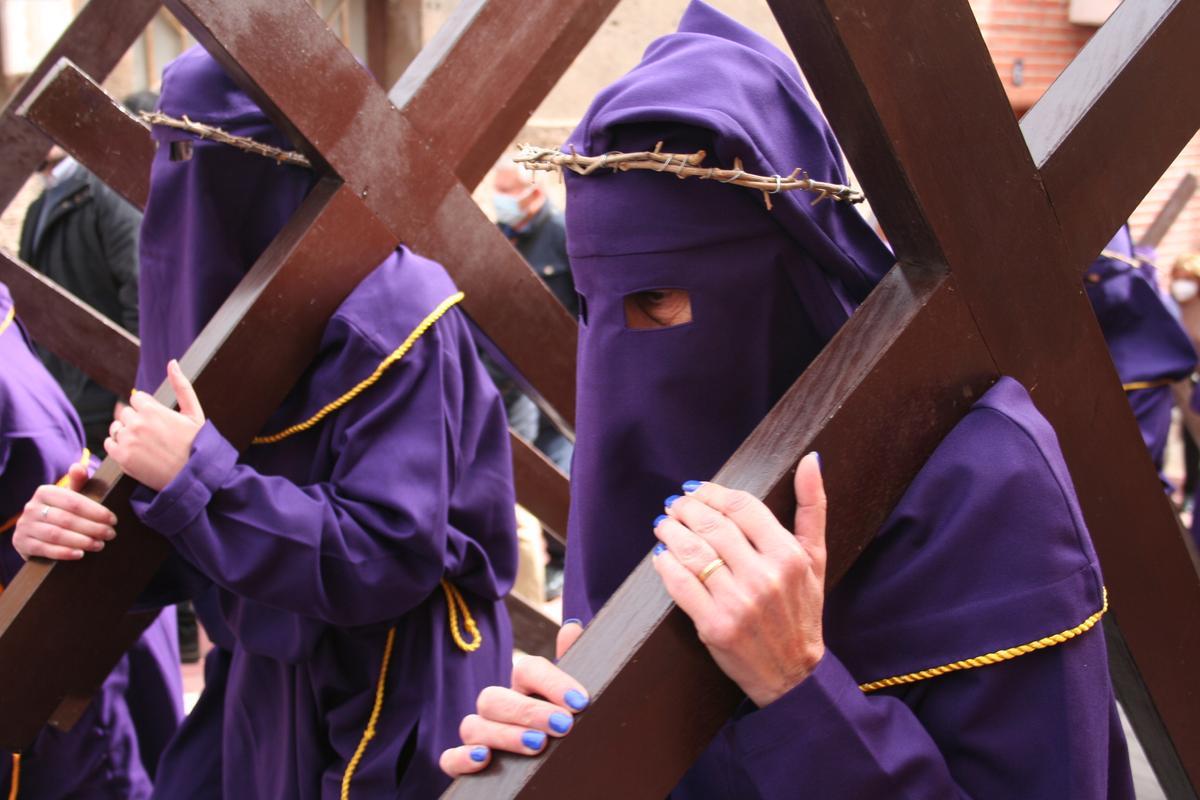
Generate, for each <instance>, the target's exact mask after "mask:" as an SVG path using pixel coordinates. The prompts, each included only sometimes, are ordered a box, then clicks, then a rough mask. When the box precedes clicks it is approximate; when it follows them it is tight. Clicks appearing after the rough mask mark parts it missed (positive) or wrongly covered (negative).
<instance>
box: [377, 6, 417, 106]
mask: <svg viewBox="0 0 1200 800" xmlns="http://www.w3.org/2000/svg"><path fill="white" fill-rule="evenodd" d="M423 7H424V2H423V0H366V12H367V68H368V69H370V70H371V72H372V73H373V74H374V76H375V80H376V81H378V82H379V85H380V86H382V87H383V88H385V89H386V88H387V87H389V86H391V85H392V84H393V83H395V82H396V80H397V79H398V78H399V77H400V75H401V74H402V73H403V72H404V70H405V69H407V68H408V65H409V64H411V63H412V61H413V59H414V58H416V57H417V54H418V53H420V52H421V44H422V28H423V24H422V18H421V17H422V14H421V11H422V9H423Z"/></svg>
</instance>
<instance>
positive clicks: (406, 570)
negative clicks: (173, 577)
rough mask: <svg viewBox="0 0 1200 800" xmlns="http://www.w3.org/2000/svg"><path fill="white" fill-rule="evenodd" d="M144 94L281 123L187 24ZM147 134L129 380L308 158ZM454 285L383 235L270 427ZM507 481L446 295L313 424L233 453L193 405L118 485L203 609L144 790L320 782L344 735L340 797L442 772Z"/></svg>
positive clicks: (245, 253) (494, 664)
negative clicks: (196, 682) (150, 459)
mask: <svg viewBox="0 0 1200 800" xmlns="http://www.w3.org/2000/svg"><path fill="white" fill-rule="evenodd" d="M160 105H161V108H162V110H163V111H165V112H166V113H168V114H171V115H173V116H176V117H180V116H183V115H185V114H186V115H187V116H189V117H190V118H191V119H193V120H197V121H201V122H206V123H210V124H214V125H218V126H220V127H221V128H224V129H225V130H227V131H230V132H231V133H235V134H238V135H243V136H252V137H254V138H256V139H258V140H260V141H264V142H267V143H269V144H274V145H277V146H282V147H287V148H290V147H291V144H290V142H289V141H288V140H287V138H286V137H285V136H284V135H283V134H282V133H280V132H279V131H278V130H277V129H276V128H275V127H274V126H273V125H272V124H271V123H270V122H269V121H268V119H267V118H266V116H265V115H264V114H263V112H262V111H260V110H259V109H258V107H257V106H255V104H254V103H253V102H252V101H251V100H250V99H249V97H248V96H247V95H246V94H244V93H243V92H242V91H241V90H240V89H238V88H237V86H236V85H235V84H234V83H233V82H232V81H231V80H230V79H229V78H228V76H227V75H226V74H225V73H224V71H223V70H222V69H221V68H220V67H219V66H218V65H217V64H216V62H215V61H214V60H213V59H212V58H211V57H210V56H209V55H208V54H207V53H205V52H204V51H203V50H202V49H200V48H193V49H192V50H189V51H188V52H186V53H184V54H183V55H182V56H180V58H178V59H177V60H176V61H175V62H173V63H172V64H171V65H170V66H169V67H168V68H167V70H166V73H165V76H164V81H163V89H162V99H161V101H160ZM154 135H155V138H156V139H157V140H158V142H159V144H160V147H159V149H158V153H157V155H156V158H155V162H154V166H153V170H152V173H151V187H150V196H149V202H148V204H147V208H146V217H145V222H144V224H143V228H142V242H141V264H142V267H141V269H142V271H141V282H140V292H141V299H140V309H141V326H142V328H141V334H142V357H141V364H140V369H139V377H138V381H139V386H140V387H142V388H146V389H152V388H154V387H155V386H157V385H158V384H159V382H161V381H162V380H163V378H164V375H165V367H166V363H167V360H168V359H170V358H173V357H178V356H180V355H181V354H182V353H183V352H184V351H185V350H186V348H187V347H188V345H190V344H191V342H192V340H193V339H194V338H195V336H196V335H197V334H198V333H199V331H200V330H201V328H202V327H203V326H204V325H205V324H206V323H207V322H208V320H209V319H210V318H211V317H212V315H213V313H214V312H215V311H216V310H217V308H218V307H219V306H220V305H221V303H222V302H223V301H224V300H225V298H226V297H227V296H228V295H229V293H230V292H231V291H232V290H233V289H234V287H235V286H236V285H237V284H238V282H239V281H240V280H241V279H242V277H243V276H244V275H245V274H246V272H247V270H248V269H249V268H250V266H251V265H252V264H253V262H254V261H255V259H256V258H257V257H258V256H259V255H260V254H261V253H262V251H263V250H264V248H266V246H267V245H268V244H269V243H270V241H271V240H272V239H273V238H274V237H275V235H276V234H277V233H278V232H279V231H280V230H281V229H282V227H283V226H284V224H285V223H286V222H287V220H288V218H289V217H290V216H291V215H292V213H293V212H294V211H295V210H296V209H297V207H298V206H299V205H300V203H301V201H302V200H303V198H304V197H305V195H306V194H307V192H308V190H309V188H310V187H311V186H312V185H313V183H314V180H315V178H314V176H313V174H312V173H310V172H307V171H305V170H302V169H299V168H297V167H292V166H286V165H278V164H276V163H275V162H274V161H272V160H270V159H267V158H262V157H259V156H255V155H251V154H248V153H245V152H242V151H239V150H235V149H233V148H230V147H227V146H224V145H219V144H215V143H212V142H207V141H199V140H196V141H192V140H191V139H190V138H189V137H187V136H186V134H180V133H178V132H176V131H173V130H169V129H165V128H156V129H155V131H154ZM184 140H186V141H189V142H191V144H192V146H193V148H194V149H193V151H192V153H191V156H190V158H188V159H187V160H172V156H171V152H172V150H173V149H174V148H173V147H172V145H171V143H172V142H178V141H184ZM414 202H419V198H414ZM329 268H330V269H337V268H339V265H338V264H336V263H331V264H330V265H329ZM455 294H456V289H455V287H454V285H453V284H452V283H451V281H450V279H449V277H448V276H447V275H446V273H445V271H444V270H443V269H442V268H441V267H440V266H439V265H437V264H435V263H433V262H431V261H428V260H426V259H424V258H421V257H420V256H417V255H415V254H413V253H412V252H410V251H408V250H407V249H401V250H399V251H397V252H396V253H394V254H393V255H392V256H390V257H389V258H388V259H387V260H386V261H384V262H383V263H382V264H380V265H379V266H378V267H377V268H376V269H375V270H374V271H373V272H372V273H371V274H370V275H369V276H368V277H367V278H366V279H365V280H364V281H363V282H362V283H361V284H360V285H359V286H358V287H357V288H356V289H355V290H354V292H352V293H351V295H350V296H349V297H348V298H347V299H346V300H345V301H344V302H343V303H342V305H341V306H340V307H339V308H338V310H337V312H336V313H335V315H334V316H333V318H332V319H331V320H330V321H329V323H328V325H327V326H326V328H325V331H324V334H323V336H322V338H321V341H320V350H319V353H318V355H317V357H316V359H315V360H314V361H313V363H312V365H311V366H310V367H309V369H308V370H307V372H306V373H305V374H304V375H303V376H302V378H301V379H300V381H299V383H298V384H297V385H296V386H295V387H294V388H293V390H292V391H291V393H290V394H289V395H288V396H287V398H286V399H285V400H284V402H283V404H282V405H281V406H280V407H279V408H278V409H277V410H276V412H275V413H274V414H273V416H272V417H271V419H270V420H269V422H268V423H267V424H266V426H265V429H264V431H263V433H264V434H272V433H275V432H277V431H281V430H283V429H286V428H288V427H289V426H292V425H295V424H297V423H301V422H304V421H306V420H309V419H310V418H312V417H313V416H314V415H316V414H317V412H318V411H319V410H320V409H322V407H324V406H325V405H326V404H328V403H330V402H332V401H333V400H335V399H337V398H339V397H340V396H342V395H343V394H344V393H346V392H347V391H349V390H350V389H351V388H353V387H354V386H355V385H356V384H357V383H359V382H360V381H362V380H363V379H365V378H367V377H368V376H370V375H371V374H372V373H373V372H374V371H375V370H376V368H377V367H379V366H380V364H381V363H382V362H383V361H384V360H385V359H386V358H387V357H388V356H390V355H391V354H393V352H394V351H396V350H397V348H399V347H400V346H401V344H402V343H403V342H404V341H405V340H406V338H408V337H409V335H410V334H411V333H413V331H414V330H415V329H416V328H417V327H418V325H420V324H421V323H422V321H423V320H426V319H427V318H428V317H429V316H430V315H431V313H432V312H434V311H435V309H437V308H438V307H439V305H441V304H442V303H443V301H446V300H447V299H448V298H451V297H452V296H454V295H455ZM278 335H279V336H287V335H288V330H287V329H286V327H281V329H280V330H279V331H278ZM270 344H271V343H270V342H269V341H264V342H262V343H261V346H263V347H270ZM246 379H247V380H251V381H252V380H254V376H253V375H247V376H246ZM513 502H514V499H513V490H512V479H511V463H510V453H509V449H508V437H507V431H506V425H505V420H504V409H503V405H502V404H501V402H500V399H499V396H498V394H497V393H496V390H495V388H494V386H493V385H492V384H491V382H490V380H489V379H488V377H487V374H486V372H485V371H484V370H483V368H482V367H481V366H480V364H479V362H478V360H477V358H476V356H475V349H474V345H473V344H472V338H471V333H470V331H469V328H468V323H467V321H466V319H465V317H463V316H462V315H461V313H460V312H459V311H458V310H457V309H456V308H453V307H451V308H449V310H447V311H446V312H445V313H444V314H443V315H442V316H441V317H440V318H438V319H437V321H436V322H434V323H433V324H432V326H431V327H430V328H429V329H428V330H427V331H426V332H425V333H424V334H423V335H421V336H420V338H418V339H417V340H416V341H415V343H414V344H413V345H412V347H411V349H409V350H408V351H407V352H406V353H405V354H404V355H403V357H402V358H400V359H399V360H397V361H395V362H394V363H392V364H391V366H389V367H388V368H386V369H385V370H384V371H383V372H382V375H381V377H380V378H379V380H378V381H377V382H376V383H374V384H373V385H371V386H370V387H369V388H367V389H366V390H365V391H363V392H362V393H361V394H359V395H358V396H357V397H355V398H354V399H353V400H351V401H350V402H348V403H347V404H345V405H344V406H342V407H340V408H339V409H338V410H336V411H334V412H333V413H330V414H328V415H327V416H324V417H323V419H321V420H320V421H319V422H318V423H317V424H315V425H313V426H312V427H311V428H309V429H306V430H303V431H300V432H297V433H295V434H294V435H288V436H286V437H285V438H282V439H281V440H279V441H277V442H273V443H256V444H253V445H251V446H250V447H249V448H248V449H247V450H246V451H245V452H244V453H242V454H241V455H239V454H238V453H237V452H236V451H235V450H234V449H233V447H232V446H231V445H230V444H229V442H228V441H226V440H225V438H224V437H223V436H222V435H221V432H220V431H219V430H217V429H216V428H215V427H214V426H213V425H212V423H208V424H206V425H205V426H204V427H203V428H202V429H201V431H200V433H199V435H198V436H197V438H196V441H195V444H194V445H193V448H192V453H191V456H190V458H189V460H188V463H187V465H186V466H185V468H184V469H183V471H182V472H181V473H180V474H179V475H178V476H177V477H176V478H175V479H174V480H173V481H172V482H171V483H170V484H169V485H168V486H167V487H165V488H164V489H163V491H161V492H158V493H153V492H150V491H149V490H146V489H142V490H139V494H138V496H137V497H136V498H135V508H136V510H137V513H138V514H139V515H140V517H141V518H142V519H143V520H144V521H145V522H146V523H147V524H148V525H149V526H150V527H151V528H153V529H154V530H156V531H158V532H160V533H162V534H163V535H164V536H166V537H167V539H168V540H169V541H170V543H171V544H172V546H173V547H174V550H175V552H176V554H177V556H178V561H177V562H176V563H175V564H174V565H173V566H174V567H176V568H178V567H180V566H181V564H182V565H183V566H184V567H185V569H184V570H178V569H177V570H176V574H177V575H179V574H183V573H190V574H187V575H186V578H187V580H186V581H185V583H186V584H188V585H190V586H191V587H193V588H195V587H197V586H200V587H204V588H203V589H202V590H201V591H202V593H201V595H200V596H199V597H198V599H197V610H198V612H199V614H200V617H201V620H202V622H203V623H204V625H205V627H206V629H207V630H208V632H209V634H210V636H211V637H212V639H213V641H214V642H215V643H216V645H217V649H216V650H215V651H214V652H213V653H212V654H210V655H209V657H208V661H207V663H206V676H207V679H208V683H207V685H206V687H205V691H204V694H203V695H202V697H201V698H200V701H199V704H198V705H197V707H196V710H195V711H194V712H193V714H192V715H191V716H190V717H189V718H188V719H187V720H186V721H185V723H184V726H183V729H182V730H181V732H180V734H179V736H178V737H177V738H176V741H175V742H173V743H172V746H171V747H170V748H169V749H168V751H167V753H166V754H165V756H164V758H163V762H162V764H161V765H160V768H159V779H158V783H157V786H156V796H160V797H163V798H172V800H174V798H185V797H213V796H222V797H224V798H226V800H231V799H232V798H264V799H266V798H284V797H286V798H295V799H296V800H307V799H308V798H336V797H338V796H339V795H340V793H341V786H342V783H343V780H344V777H345V775H346V772H347V767H348V765H349V764H350V763H351V761H352V759H354V758H355V755H356V751H358V750H361V752H362V756H361V759H360V760H358V761H357V763H356V767H355V769H354V770H353V773H352V779H351V780H350V796H351V797H358V798H370V797H388V798H393V797H401V798H428V797H432V796H436V794H437V793H438V792H439V791H441V789H442V788H444V786H445V785H446V784H447V783H448V779H446V778H445V777H444V776H443V775H442V774H441V772H440V771H439V770H438V767H437V757H438V755H439V754H440V752H441V751H442V750H443V749H444V748H446V747H449V746H452V745H454V744H456V743H457V731H458V723H459V721H460V720H461V718H462V717H463V715H465V714H467V713H470V712H471V711H472V710H473V709H474V702H475V697H476V696H477V695H478V693H479V691H480V690H481V689H482V688H483V687H484V686H487V685H489V684H494V683H505V682H507V680H508V677H509V673H510V667H511V661H510V658H511V646H512V643H511V633H510V629H509V624H508V619H507V616H506V614H505V611H504V607H503V604H502V603H501V598H502V597H503V596H504V594H505V593H507V591H508V589H509V587H510V585H511V583H512V580H513V577H514V572H515V568H516V539H515V518H514V513H513ZM443 579H445V580H446V581H448V582H449V583H450V584H452V585H453V586H454V587H456V589H457V590H458V591H459V592H461V596H462V597H463V598H464V599H465V602H466V605H467V607H468V608H469V610H470V613H471V615H472V616H473V617H474V620H475V622H476V624H477V625H478V627H479V631H480V633H481V636H482V646H481V647H480V648H479V649H478V650H476V651H474V652H470V653H468V652H464V650H463V649H461V648H460V647H459V646H458V645H457V644H456V642H455V641H454V639H453V638H452V634H451V630H450V619H451V618H450V616H449V610H448V606H447V597H446V595H445V593H444V590H443V588H442V586H441V582H442V580H443ZM458 624H459V625H460V626H461V625H462V621H461V615H460V617H459V623H458ZM390 631H394V634H389V632H390ZM390 635H394V642H391V643H389V636H390ZM463 635H464V637H466V638H468V639H469V638H470V634H469V633H467V632H466V631H465V630H464V632H463ZM388 654H390V661H389V663H388V666H387V671H386V674H385V675H384V676H383V677H382V679H381V672H382V665H383V663H384V659H385V657H387V656H388ZM377 687H382V693H381V695H380V696H381V697H382V698H383V699H382V704H381V705H379V706H378V708H377V709H376V697H377ZM375 710H377V711H378V719H377V721H376V722H375V725H374V732H375V733H374V738H372V739H370V740H369V741H366V740H365V738H364V733H365V731H366V729H367V727H368V721H369V720H370V719H371V717H372V713H373V711H375ZM364 742H365V745H364V744H363V743H364Z"/></svg>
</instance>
